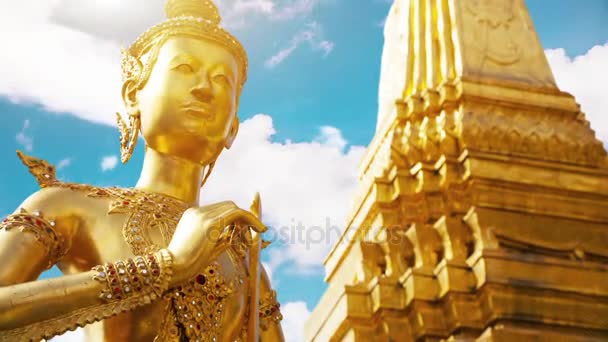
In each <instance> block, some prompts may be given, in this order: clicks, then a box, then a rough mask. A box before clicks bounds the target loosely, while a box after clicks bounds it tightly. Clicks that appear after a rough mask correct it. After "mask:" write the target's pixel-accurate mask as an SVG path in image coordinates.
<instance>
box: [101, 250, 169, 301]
mask: <svg viewBox="0 0 608 342" xmlns="http://www.w3.org/2000/svg"><path fill="white" fill-rule="evenodd" d="M172 263H173V258H172V256H171V253H169V251H168V250H166V249H161V250H160V251H158V252H156V253H154V254H148V255H146V256H136V257H135V258H132V259H128V260H127V261H117V262H114V263H108V264H105V265H103V266H96V267H94V268H93V270H94V271H96V272H97V274H95V275H94V276H93V279H94V280H97V281H99V282H102V283H104V285H105V288H104V289H103V290H102V292H101V294H100V298H102V299H103V300H104V301H106V302H111V301H120V300H123V299H127V298H131V297H141V296H149V297H150V298H149V299H150V300H153V299H156V298H159V297H161V296H162V295H163V293H164V292H165V291H166V290H167V289H168V288H169V282H170V281H171V275H172V269H171V266H172Z"/></svg>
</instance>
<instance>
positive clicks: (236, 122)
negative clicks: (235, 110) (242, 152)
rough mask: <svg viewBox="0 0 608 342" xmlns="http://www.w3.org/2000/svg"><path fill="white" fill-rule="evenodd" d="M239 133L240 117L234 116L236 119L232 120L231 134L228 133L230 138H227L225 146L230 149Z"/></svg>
mask: <svg viewBox="0 0 608 342" xmlns="http://www.w3.org/2000/svg"><path fill="white" fill-rule="evenodd" d="M238 132H239V118H238V116H236V115H235V116H234V119H232V125H231V126H230V132H228V136H227V137H226V140H225V143H224V146H225V147H226V148H227V149H229V148H230V147H231V146H232V143H233V142H234V139H236V134H237V133H238Z"/></svg>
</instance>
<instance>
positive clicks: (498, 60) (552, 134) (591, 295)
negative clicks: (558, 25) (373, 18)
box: [305, 0, 608, 341]
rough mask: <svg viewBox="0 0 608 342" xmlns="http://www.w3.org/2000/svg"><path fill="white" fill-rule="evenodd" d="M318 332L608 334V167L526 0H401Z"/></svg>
mask: <svg viewBox="0 0 608 342" xmlns="http://www.w3.org/2000/svg"><path fill="white" fill-rule="evenodd" d="M384 34H385V46H384V51H383V57H382V70H381V77H380V85H379V87H380V89H379V114H378V126H377V129H376V133H375V136H374V138H373V140H372V142H371V143H370V145H369V147H368V151H367V153H366V155H365V157H364V159H363V161H362V163H361V165H360V184H359V188H358V192H357V194H356V196H355V199H354V205H353V208H352V210H351V213H350V216H349V217H348V219H347V224H346V229H345V230H344V232H343V234H342V236H341V238H340V239H339V241H338V242H337V244H336V245H335V246H334V247H333V249H332V250H331V252H330V253H329V255H328V256H327V258H326V260H325V270H326V278H325V280H326V282H327V284H328V287H327V290H326V292H325V294H324V295H323V296H322V298H321V300H320V302H319V304H318V305H317V307H316V308H315V309H314V311H313V313H312V314H311V316H310V318H309V320H308V321H307V323H306V329H305V330H306V331H305V338H306V340H307V341H440V340H445V341H463V340H465V341H476V340H479V341H532V340H533V341H607V340H608V163H607V157H606V151H605V150H604V148H603V146H602V143H601V142H600V141H598V140H597V139H596V137H595V133H594V131H593V130H592V129H591V128H590V127H589V122H588V121H587V120H586V119H585V115H584V114H583V113H582V112H581V109H580V107H579V105H578V104H577V103H576V100H575V98H574V97H573V96H572V95H570V94H568V93H565V92H562V91H560V90H559V89H558V87H557V85H556V83H555V80H554V78H553V75H552V72H551V69H550V67H549V65H548V63H547V59H546V57H545V54H544V51H543V48H542V46H541V44H540V42H539V39H538V37H537V34H536V32H535V29H534V26H533V24H532V21H531V20H530V16H529V14H528V10H527V8H526V6H525V4H524V1H523V0H483V1H482V0H395V1H394V3H393V5H392V7H391V10H390V13H389V15H388V17H387V20H386V26H385V32H384Z"/></svg>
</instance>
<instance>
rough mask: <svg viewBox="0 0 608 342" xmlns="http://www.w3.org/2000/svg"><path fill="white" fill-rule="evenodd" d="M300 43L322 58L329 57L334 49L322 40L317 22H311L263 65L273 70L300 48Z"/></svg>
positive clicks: (327, 41)
mask: <svg viewBox="0 0 608 342" xmlns="http://www.w3.org/2000/svg"><path fill="white" fill-rule="evenodd" d="M302 43H308V44H309V45H310V47H311V49H313V50H315V51H321V52H322V54H323V57H326V56H327V55H329V54H330V53H331V52H332V50H333V49H334V43H333V42H331V41H329V40H325V39H323V29H322V27H321V25H319V24H318V23H317V22H311V23H309V24H307V25H306V28H305V29H303V30H301V31H299V32H298V33H296V35H295V36H294V37H293V38H292V39H291V41H290V42H289V44H288V45H287V46H286V47H284V48H282V49H281V50H279V51H278V52H277V53H275V54H274V55H273V56H272V57H270V58H268V59H267V60H266V62H264V64H265V65H266V67H268V68H274V67H275V66H277V65H279V64H281V63H282V62H283V61H284V60H285V59H287V57H289V56H291V54H292V53H293V52H294V51H295V50H296V49H297V48H298V46H300V44H302Z"/></svg>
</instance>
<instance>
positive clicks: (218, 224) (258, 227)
mask: <svg viewBox="0 0 608 342" xmlns="http://www.w3.org/2000/svg"><path fill="white" fill-rule="evenodd" d="M232 224H237V225H243V226H246V227H251V228H252V229H254V230H255V231H257V232H264V231H266V227H265V226H264V224H263V223H262V222H261V221H260V220H259V219H258V218H257V217H256V216H255V215H253V214H252V213H250V212H249V211H246V210H243V209H241V208H239V207H237V206H236V205H235V204H234V202H231V201H227V202H220V203H216V204H211V205H207V206H203V207H198V208H190V209H188V210H186V212H184V214H183V215H182V218H181V219H180V221H179V223H178V224H177V228H176V229H175V233H174V234H173V238H172V239H171V242H170V243H169V247H168V249H169V251H170V252H171V253H172V254H173V260H174V261H173V280H172V281H171V283H172V285H174V284H179V283H182V282H184V281H187V280H189V279H192V278H193V277H194V276H196V274H198V272H199V271H200V270H201V269H202V268H203V267H205V266H207V264H208V263H209V262H210V261H211V260H209V259H210V257H211V256H212V255H213V251H214V248H215V247H216V245H217V244H218V241H219V240H220V237H221V235H222V232H223V231H224V229H225V228H226V227H227V226H230V225H232Z"/></svg>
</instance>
